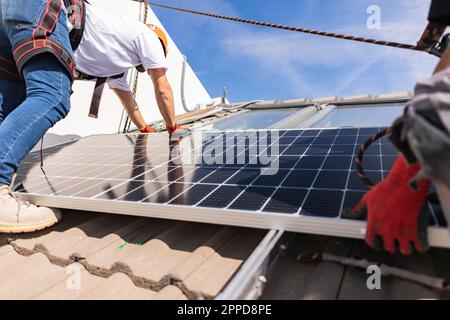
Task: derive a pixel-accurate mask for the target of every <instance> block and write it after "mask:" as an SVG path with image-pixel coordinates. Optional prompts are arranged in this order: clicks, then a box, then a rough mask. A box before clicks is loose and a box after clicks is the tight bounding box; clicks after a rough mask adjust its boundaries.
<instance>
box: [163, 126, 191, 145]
mask: <svg viewBox="0 0 450 320" xmlns="http://www.w3.org/2000/svg"><path fill="white" fill-rule="evenodd" d="M167 132H168V133H169V135H170V141H172V142H174V141H179V140H180V139H181V138H183V137H184V136H186V135H187V134H188V131H187V130H186V129H184V128H183V127H181V126H180V125H178V124H177V123H176V124H175V126H174V127H169V126H168V127H167Z"/></svg>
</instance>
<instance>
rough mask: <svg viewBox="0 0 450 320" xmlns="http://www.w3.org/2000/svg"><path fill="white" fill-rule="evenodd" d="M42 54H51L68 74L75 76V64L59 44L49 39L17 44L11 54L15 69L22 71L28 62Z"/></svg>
mask: <svg viewBox="0 0 450 320" xmlns="http://www.w3.org/2000/svg"><path fill="white" fill-rule="evenodd" d="M44 52H49V53H52V54H53V55H54V56H55V57H56V58H57V59H58V60H59V61H60V62H61V63H62V64H63V66H65V67H66V69H67V71H68V72H69V74H70V75H72V77H74V76H75V62H74V61H73V59H72V57H71V56H70V54H69V53H68V52H67V51H66V49H64V48H63V47H62V46H61V45H60V44H59V43H57V42H54V41H52V40H50V39H41V40H25V41H23V42H21V43H19V44H18V45H17V46H16V48H15V49H14V52H13V56H14V60H15V61H16V64H17V68H18V69H19V70H22V68H23V66H24V64H25V63H26V62H27V61H28V60H30V59H31V58H32V57H34V56H36V55H39V54H41V53H44Z"/></svg>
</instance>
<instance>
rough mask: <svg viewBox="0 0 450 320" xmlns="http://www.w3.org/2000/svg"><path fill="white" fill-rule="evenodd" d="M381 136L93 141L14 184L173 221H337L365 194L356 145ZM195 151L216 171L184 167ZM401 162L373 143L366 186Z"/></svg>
mask: <svg viewBox="0 0 450 320" xmlns="http://www.w3.org/2000/svg"><path fill="white" fill-rule="evenodd" d="M382 129H383V128H361V129H358V128H344V129H326V130H319V129H314V130H281V131H279V132H277V131H274V130H272V131H269V132H264V131H261V132H257V131H253V132H241V131H238V132H233V133H232V134H229V133H227V132H214V133H211V132H203V133H202V141H201V143H200V144H199V145H196V144H195V143H194V142H193V141H189V138H185V139H187V140H185V139H183V140H182V142H180V143H179V144H173V143H168V138H167V136H166V135H165V134H153V135H151V136H149V135H138V134H130V135H106V136H93V137H88V138H84V139H81V140H79V141H77V142H74V143H68V144H64V145H60V146H56V147H52V148H48V149H45V150H44V152H43V155H44V166H45V171H46V173H47V175H46V176H44V174H43V172H42V171H41V170H40V166H39V163H40V156H39V154H38V153H32V154H30V155H28V156H27V157H26V158H25V159H24V161H23V162H22V164H21V168H20V170H19V172H18V174H17V178H16V182H17V183H16V190H17V191H18V192H19V194H20V193H29V194H31V195H46V196H51V197H59V196H63V197H69V198H71V199H86V200H89V201H95V200H102V201H104V200H111V201H118V202H126V203H141V204H145V205H151V204H164V205H168V207H167V212H169V213H170V211H171V210H177V208H179V206H187V207H192V208H196V207H200V208H202V209H204V208H214V209H223V210H224V211H223V212H224V214H226V212H227V211H228V210H238V211H239V212H244V213H245V212H248V211H251V212H254V213H256V214H261V215H264V214H272V213H278V214H283V215H300V216H302V215H305V216H315V217H322V218H332V219H335V218H337V217H341V214H342V212H343V211H346V210H349V209H351V208H353V207H354V205H355V204H356V203H358V201H359V200H360V199H361V198H362V197H363V195H364V194H365V193H366V192H367V191H368V190H369V189H368V187H367V186H366V185H365V184H364V183H363V181H362V180H361V178H360V177H359V176H358V174H357V171H356V166H355V157H356V154H357V153H358V150H359V144H360V143H363V142H365V141H366V140H367V139H368V138H369V137H370V136H371V135H372V134H373V133H375V132H379V131H381V130H382ZM256 138H259V139H260V140H258V139H256ZM261 139H264V141H263V140H261ZM258 141H260V142H261V143H260V144H258ZM220 142H222V144H223V143H226V144H225V145H222V144H220ZM237 143H239V145H237ZM197 150H200V151H201V150H204V151H208V152H209V156H210V157H212V161H211V158H209V160H208V161H206V160H205V159H203V160H205V161H200V162H198V163H197V162H195V163H194V162H187V163H185V162H184V160H182V159H185V157H184V156H186V155H188V157H187V158H189V156H192V155H195V152H194V151H197ZM230 152H231V162H227V161H230V156H229V154H228V157H226V155H227V153H230ZM200 154H201V153H200ZM204 154H206V152H205V153H204ZM204 154H203V155H204ZM264 156H265V158H264ZM397 156H398V151H397V149H396V148H395V147H394V146H393V145H391V144H390V143H389V141H388V140H387V139H382V140H380V141H376V142H375V143H373V144H372V145H371V146H370V147H369V148H368V149H367V150H366V152H365V154H364V158H363V167H364V170H365V172H366V175H367V177H368V178H369V179H370V180H371V181H373V182H374V183H377V182H379V181H381V180H382V179H383V178H384V177H386V176H387V175H388V173H389V170H390V169H391V167H392V165H393V163H394V162H395V160H396V158H397ZM105 159H110V160H109V161H108V162H107V163H105ZM238 159H239V162H238V161H237V160H238ZM269 167H270V168H272V169H275V170H274V171H272V172H271V173H272V174H271V175H265V174H263V172H266V171H264V170H263V169H264V168H266V169H267V168H269ZM111 205H114V202H111ZM428 207H429V210H430V213H431V218H430V221H431V222H430V224H432V225H436V224H437V225H439V226H445V225H446V221H445V218H444V215H443V213H442V210H441V208H440V205H439V202H438V200H437V199H430V203H429V206H428ZM180 210H183V209H180ZM206 212H207V211H206Z"/></svg>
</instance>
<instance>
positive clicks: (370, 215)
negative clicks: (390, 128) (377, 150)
mask: <svg viewBox="0 0 450 320" xmlns="http://www.w3.org/2000/svg"><path fill="white" fill-rule="evenodd" d="M420 170H421V167H420V165H419V164H414V165H409V164H408V163H407V162H406V160H405V158H404V157H403V156H402V155H401V156H399V158H398V159H397V160H396V162H395V164H394V167H393V168H392V171H391V172H390V174H389V176H388V177H387V178H386V179H385V180H384V181H382V182H380V183H379V184H377V185H376V186H375V187H374V188H373V189H372V190H370V191H369V192H368V193H367V194H366V195H365V196H364V197H363V199H362V200H361V201H360V202H359V203H358V204H357V205H356V206H355V208H353V210H352V213H351V215H352V216H353V217H356V216H358V217H362V216H367V233H366V242H367V244H368V245H369V246H370V247H372V248H375V249H383V248H384V249H385V250H386V251H388V252H390V253H392V254H394V253H396V252H397V250H398V249H400V252H401V253H402V254H404V255H409V254H412V253H413V251H414V249H415V250H417V251H418V252H424V251H426V250H427V249H428V239H427V227H428V214H427V212H428V211H427V210H426V209H425V206H426V200H427V196H428V189H429V187H430V182H429V181H428V180H421V181H420V182H418V183H417V185H416V186H415V188H413V187H412V186H411V184H410V183H411V180H412V179H413V178H414V177H415V176H416V175H417V174H418V173H419V171H420ZM380 240H382V241H380Z"/></svg>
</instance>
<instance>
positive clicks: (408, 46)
mask: <svg viewBox="0 0 450 320" xmlns="http://www.w3.org/2000/svg"><path fill="white" fill-rule="evenodd" d="M148 3H149V4H150V5H151V6H153V7H159V8H164V9H169V10H174V11H180V12H186V13H191V14H196V15H201V16H206V17H211V18H216V19H222V20H228V21H235V22H240V23H246V24H252V25H258V26H263V27H268V28H275V29H281V30H287V31H294V32H301V33H306V34H312V35H318V36H323V37H329V38H336V39H343V40H350V41H357V42H364V43H370V44H375V45H380V46H387V47H393V48H399V49H409V50H415V51H422V52H430V48H424V47H419V46H417V45H411V44H405V43H400V42H393V41H384V40H376V39H369V38H364V37H356V36H350V35H346V34H339V33H333V32H325V31H319V30H313V29H306V28H300V27H292V26H284V25H280V24H275V23H268V22H261V21H255V20H248V19H241V18H235V17H229V16H225V15H219V14H215V13H210V12H204V11H198V10H191V9H186V8H178V7H173V6H168V5H165V4H161V3H156V2H151V1H148Z"/></svg>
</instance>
